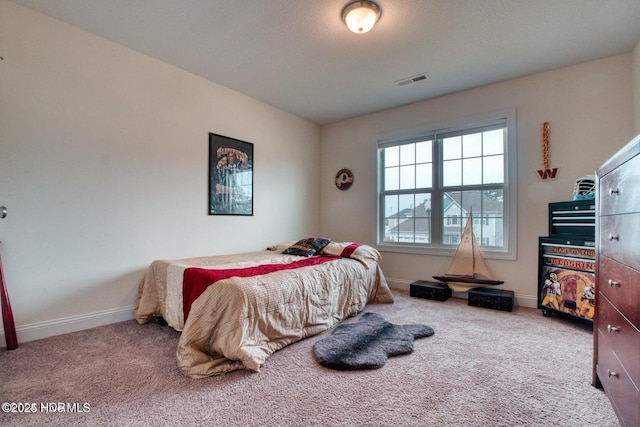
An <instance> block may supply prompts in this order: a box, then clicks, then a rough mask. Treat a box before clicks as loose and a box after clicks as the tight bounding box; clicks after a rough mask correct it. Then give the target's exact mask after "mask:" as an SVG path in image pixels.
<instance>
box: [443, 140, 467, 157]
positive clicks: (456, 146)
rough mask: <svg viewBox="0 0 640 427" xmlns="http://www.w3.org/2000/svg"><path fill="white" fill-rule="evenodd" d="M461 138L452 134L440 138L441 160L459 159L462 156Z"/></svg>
mask: <svg viewBox="0 0 640 427" xmlns="http://www.w3.org/2000/svg"><path fill="white" fill-rule="evenodd" d="M461 139H462V138H461V137H460V136H454V137H451V138H444V139H443V140H442V159H443V160H451V159H459V158H461V157H462V148H461V146H460V143H461Z"/></svg>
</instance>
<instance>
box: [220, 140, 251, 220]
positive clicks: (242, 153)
mask: <svg viewBox="0 0 640 427" xmlns="http://www.w3.org/2000/svg"><path fill="white" fill-rule="evenodd" d="M209 215H244V216H253V144H252V143H250V142H245V141H241V140H239V139H235V138H230V137H227V136H223V135H218V134H215V133H209Z"/></svg>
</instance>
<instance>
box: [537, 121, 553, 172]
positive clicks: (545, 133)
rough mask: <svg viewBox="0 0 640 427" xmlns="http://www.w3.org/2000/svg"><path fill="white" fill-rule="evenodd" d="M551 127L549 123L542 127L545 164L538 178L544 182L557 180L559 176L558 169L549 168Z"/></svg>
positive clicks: (539, 170)
mask: <svg viewBox="0 0 640 427" xmlns="http://www.w3.org/2000/svg"><path fill="white" fill-rule="evenodd" d="M550 128H551V125H549V122H544V124H543V125H542V159H543V162H544V169H538V177H539V178H540V179H541V180H543V181H546V180H549V179H556V176H557V175H558V168H550V167H549V159H550V157H551V156H550V154H549V130H550Z"/></svg>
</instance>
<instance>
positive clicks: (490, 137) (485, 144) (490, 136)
mask: <svg viewBox="0 0 640 427" xmlns="http://www.w3.org/2000/svg"><path fill="white" fill-rule="evenodd" d="M482 149H483V154H484V155H485V156H488V155H491V154H503V153H504V129H497V130H491V131H489V132H484V133H483V134H482Z"/></svg>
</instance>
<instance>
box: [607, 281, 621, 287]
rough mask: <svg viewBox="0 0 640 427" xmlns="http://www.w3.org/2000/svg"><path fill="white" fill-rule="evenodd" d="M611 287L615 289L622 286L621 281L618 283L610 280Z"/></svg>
mask: <svg viewBox="0 0 640 427" xmlns="http://www.w3.org/2000/svg"><path fill="white" fill-rule="evenodd" d="M609 286H611V287H612V288H613V287H614V286H620V282H619V281H617V280H612V279H609Z"/></svg>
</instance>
